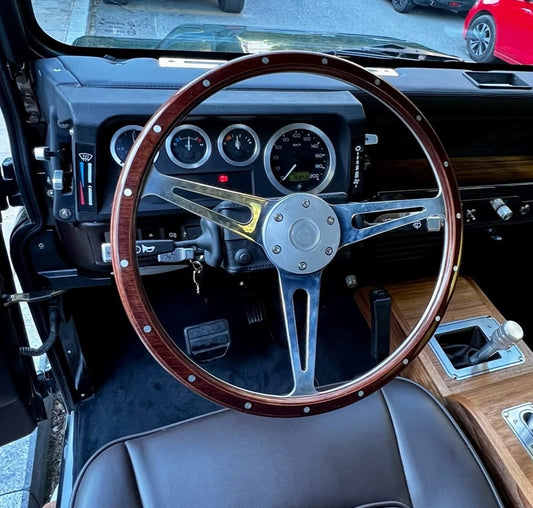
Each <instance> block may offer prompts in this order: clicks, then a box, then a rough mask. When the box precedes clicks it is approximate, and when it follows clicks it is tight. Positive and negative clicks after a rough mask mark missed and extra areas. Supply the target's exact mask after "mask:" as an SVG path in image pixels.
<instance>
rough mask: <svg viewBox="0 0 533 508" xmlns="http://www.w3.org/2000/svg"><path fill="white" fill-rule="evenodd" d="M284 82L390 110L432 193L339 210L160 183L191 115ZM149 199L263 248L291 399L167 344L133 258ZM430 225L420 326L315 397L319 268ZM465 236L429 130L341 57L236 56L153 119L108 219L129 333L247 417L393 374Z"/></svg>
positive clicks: (454, 268) (428, 315) (330, 401)
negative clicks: (309, 82)
mask: <svg viewBox="0 0 533 508" xmlns="http://www.w3.org/2000/svg"><path fill="white" fill-rule="evenodd" d="M279 72H303V73H312V74H318V75H323V76H328V77H331V78H336V79H338V80H341V81H343V82H345V83H348V84H350V85H353V86H355V87H358V88H359V89H361V90H363V91H364V92H366V93H368V94H369V95H370V96H372V97H374V98H375V99H377V100H378V101H380V102H381V103H382V104H384V105H385V106H386V107H388V108H389V109H390V110H391V111H392V112H393V113H395V114H396V116H397V117H398V118H399V119H400V120H401V121H402V122H403V123H404V124H405V125H406V126H407V127H408V129H409V130H410V131H411V133H412V134H413V136H414V137H415V138H416V140H417V141H418V143H419V144H420V146H421V147H422V149H423V150H424V152H425V154H426V157H427V159H428V161H429V164H430V166H431V169H432V171H433V173H434V176H435V180H436V182H437V187H438V190H437V193H436V195H435V196H434V197H428V198H423V199H401V200H392V201H375V202H349V203H343V204H329V203H327V202H326V201H325V200H323V199H322V198H320V197H319V196H318V195H315V194H310V193H294V194H290V195H287V196H284V197H281V198H279V197H276V198H261V197H257V196H253V195H248V194H243V193H239V192H235V191H231V190H226V189H220V188H217V187H212V186H208V185H204V184H200V183H194V182H190V181H186V180H182V179H179V178H176V177H172V176H168V175H163V174H161V173H159V172H158V171H157V170H156V169H155V168H154V165H153V161H154V158H155V157H156V154H157V153H158V151H159V150H160V148H161V147H162V145H163V143H164V142H165V139H166V138H167V136H168V135H169V134H170V133H171V131H172V130H173V128H175V126H176V125H177V124H179V123H180V122H182V121H183V120H184V119H185V117H186V116H187V115H188V114H189V113H190V112H191V111H192V110H193V108H195V107H196V106H198V105H199V104H200V103H201V102H203V101H205V100H206V99H207V98H208V97H210V96H211V95H213V94H214V93H215V92H217V91H219V90H222V89H223V88H226V87H227V86H229V85H232V84H234V83H237V82H239V81H242V80H244V79H248V78H253V77H256V76H260V75H265V74H272V73H279ZM181 191H192V192H194V193H196V194H199V195H203V196H209V197H214V198H218V199H220V200H224V201H229V202H233V203H237V204H239V205H242V206H245V207H247V208H248V209H249V210H250V219H249V220H248V221H247V222H246V223H243V222H239V221H237V220H234V219H232V218H230V217H227V216H223V215H221V214H219V213H217V212H216V211H215V210H211V209H209V208H206V207H203V206H201V205H199V204H197V203H194V202H193V201H191V200H189V199H186V198H184V197H183V196H182V195H180V192H181ZM146 195H156V196H159V197H160V198H162V199H164V200H166V201H168V202H170V203H173V204H175V205H176V206H178V207H180V208H182V209H185V210H188V211H190V212H191V213H194V214H196V215H198V216H199V217H202V218H204V219H207V220H209V221H212V222H214V223H215V224H217V225H219V226H221V227H223V228H227V229H228V230H230V231H232V232H235V233H237V234H238V235H241V236H242V237H244V238H246V239H248V240H250V241H252V242H255V243H257V244H259V245H260V246H261V247H262V248H263V249H264V251H265V253H266V256H267V257H268V258H269V260H270V261H271V263H272V264H273V265H274V266H275V268H276V269H277V273H278V279H279V287H280V293H281V298H282V303H283V309H284V321H285V323H284V324H285V332H286V340H287V344H288V350H289V353H290V362H291V367H292V376H293V389H292V391H291V392H290V393H289V394H287V395H271V394H266V393H258V392H254V391H250V390H246V389H244V388H241V387H238V386H235V385H232V384H230V383H228V382H226V381H224V380H222V379H220V378H218V377H215V376H213V375H212V374H210V373H208V372H207V371H206V370H205V369H203V368H202V367H201V366H199V365H198V364H196V363H195V362H194V361H192V360H191V359H190V358H189V357H188V356H187V355H186V354H185V353H184V352H183V351H181V349H179V348H178V347H177V346H176V345H175V344H174V342H173V340H172V339H171V338H170V336H169V335H168V333H167V331H166V330H165V329H164V327H163V326H162V324H161V323H160V321H159V319H158V318H157V316H156V315H155V312H154V310H153V309H152V306H151V305H150V303H149V300H148V297H147V295H146V292H145V290H144V287H143V284H142V282H141V275H140V272H139V266H138V261H137V257H136V254H135V240H136V215H137V209H138V205H139V202H140V199H141V198H142V197H143V196H146ZM398 211H408V212H409V213H405V214H397V216H398V217H399V218H396V219H394V220H391V221H386V222H382V223H379V224H377V223H376V224H370V225H368V226H366V227H362V228H361V227H356V226H355V224H354V220H353V219H354V217H355V216H357V215H359V214H367V213H378V212H379V213H386V212H390V213H392V212H398ZM280 217H283V220H279V218H280ZM430 217H431V218H438V219H439V220H440V221H441V224H442V228H443V230H444V245H443V252H442V259H441V264H440V268H439V273H438V276H437V278H436V283H435V288H434V291H433V293H432V295H431V298H430V299H429V301H428V304H427V307H426V309H425V310H424V312H423V313H422V314H421V318H420V320H419V322H418V323H417V324H416V325H415V327H414V328H413V330H412V331H411V333H410V334H409V335H408V337H407V338H406V339H405V340H404V341H403V342H402V344H400V346H399V347H398V348H397V349H395V350H394V351H393V352H391V353H390V354H389V356H387V357H386V358H385V359H384V360H383V361H381V362H380V363H379V364H378V365H376V366H375V367H374V368H372V369H371V370H369V371H368V372H366V373H364V374H363V375H361V376H359V377H356V378H354V379H352V380H350V381H347V382H345V383H342V384H340V385H337V386H334V387H331V388H328V389H317V388H316V387H315V386H314V382H313V381H314V372H315V355H316V344H317V320H318V301H319V293H320V280H321V274H322V270H323V269H324V267H325V266H327V265H328V263H329V262H330V261H331V260H332V259H333V258H334V256H335V254H336V253H337V252H338V250H339V249H341V248H342V247H344V246H346V245H350V244H353V243H355V242H359V241H362V240H364V239H366V238H369V237H371V236H376V235H379V234H383V233H387V232H389V231H392V230H394V229H397V228H399V227H402V226H405V225H408V224H413V223H414V222H415V221H420V220H424V219H428V218H430ZM462 227H463V222H462V214H461V201H460V196H459V190H458V187H457V183H456V180H455V176H454V173H453V171H452V168H451V163H450V160H449V158H448V156H447V154H446V151H445V150H444V147H443V146H442V143H441V142H440V140H439V138H438V136H437V134H436V133H435V131H434V129H433V128H432V126H431V125H430V124H429V122H428V121H427V120H426V119H425V117H424V115H423V114H422V113H421V112H420V111H419V109H418V108H417V107H416V106H415V105H414V104H413V103H412V102H411V101H410V100H409V99H408V98H407V97H406V96H405V95H403V94H402V93H401V92H400V91H398V90H397V89H396V88H394V87H393V86H391V85H390V84H388V83H387V82H385V81H383V80H382V79H381V77H379V76H377V75H376V74H374V73H372V72H370V71H368V70H366V69H364V68H363V67H361V66H359V65H357V64H354V63H351V62H349V61H347V60H343V59H341V58H338V57H333V56H330V55H325V54H320V53H311V52H292V51H291V52H288V51H283V52H272V53H262V54H258V55H250V56H244V57H240V58H237V59H235V60H232V61H229V62H227V63H224V64H222V65H220V66H218V67H216V68H214V69H212V70H210V71H208V72H206V73H205V74H204V75H202V76H200V77H199V78H197V79H195V80H194V81H192V82H191V83H189V84H188V85H186V86H184V87H183V88H181V89H180V90H179V91H178V92H177V93H176V94H174V95H173V96H172V97H170V98H169V99H168V100H167V101H166V102H165V103H164V104H163V105H162V106H161V107H160V108H159V109H158V110H157V111H156V112H155V114H154V115H153V116H152V118H151V119H150V120H149V121H148V123H147V124H146V126H145V127H144V129H143V131H142V132H141V133H140V135H139V136H138V138H137V140H136V142H135V144H134V146H133V148H132V149H131V151H130V153H129V155H128V158H127V160H126V163H125V165H124V168H123V170H122V173H121V175H120V178H119V182H118V185H117V188H116V193H115V196H114V202H113V209H112V216H111V246H112V263H113V271H114V276H115V280H116V284H117V287H118V291H119V295H120V298H121V300H122V304H123V306H124V309H125V311H126V313H127V315H128V317H129V320H130V321H131V323H132V325H133V327H134V329H135V331H136V332H137V334H138V335H139V337H140V339H141V340H142V341H143V343H144V345H145V346H146V347H147V349H148V350H149V351H150V353H151V354H152V355H153V356H154V357H155V359H156V360H157V361H158V362H159V363H160V364H161V365H162V366H163V367H164V368H165V369H166V370H167V371H168V372H170V373H171V374H172V375H173V376H174V377H175V378H176V379H178V380H179V381H181V382H182V383H184V384H185V385H186V386H187V387H189V388H190V389H192V390H193V391H195V392H197V393H199V394H200V395H203V396H204V397H207V398H208V399H210V400H212V401H214V402H217V403H218V404H221V405H223V406H226V407H230V408H234V409H237V410H240V411H243V412H249V413H252V414H258V415H265V416H279V417H288V416H306V415H312V414H317V413H322V412H325V411H331V410H333V409H336V408H339V407H343V406H345V405H348V404H350V403H352V402H354V401H358V400H360V399H362V398H363V397H366V396H367V395H369V394H371V393H372V392H374V391H376V390H377V389H379V388H380V387H382V386H383V385H384V384H385V383H387V382H388V381H389V380H391V379H392V378H393V377H394V376H396V375H398V374H399V373H400V371H401V370H402V368H404V367H405V366H406V365H407V364H408V363H410V362H411V361H412V360H413V358H415V356H416V355H417V354H418V353H419V352H420V350H421V349H422V348H423V347H424V345H425V344H426V343H427V341H428V340H429V339H430V338H431V336H432V334H433V333H434V331H435V329H436V327H437V326H438V324H439V321H440V320H441V318H442V316H443V314H444V312H445V310H446V307H447V305H448V302H449V300H450V298H451V294H452V291H453V287H454V285H455V281H456V278H457V274H458V270H459V261H460V253H461V244H462ZM280 252H281V253H283V255H280ZM296 292H299V293H302V292H303V293H304V294H305V295H306V296H307V309H308V310H307V318H306V327H305V328H306V332H305V340H304V342H305V345H304V347H302V345H301V344H299V340H298V335H299V334H298V330H297V325H296V319H295V315H294V302H293V300H294V295H295V293H296ZM300 335H301V334H300Z"/></svg>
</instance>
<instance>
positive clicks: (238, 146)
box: [235, 136, 241, 150]
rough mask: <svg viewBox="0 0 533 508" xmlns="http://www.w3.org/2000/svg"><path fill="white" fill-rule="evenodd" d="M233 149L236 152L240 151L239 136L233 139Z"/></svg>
mask: <svg viewBox="0 0 533 508" xmlns="http://www.w3.org/2000/svg"><path fill="white" fill-rule="evenodd" d="M235 148H236V149H237V150H240V148H241V139H240V136H237V137H236V138H235Z"/></svg>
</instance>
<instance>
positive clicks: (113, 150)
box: [109, 124, 143, 166]
mask: <svg viewBox="0 0 533 508" xmlns="http://www.w3.org/2000/svg"><path fill="white" fill-rule="evenodd" d="M142 130H143V127H142V126H141V125H133V124H132V125H124V127H121V128H120V129H118V130H117V131H116V132H115V133H114V134H113V136H112V137H111V141H110V142H109V151H110V152H111V157H113V160H114V161H115V162H116V163H117V164H118V165H119V166H124V162H125V160H122V159H121V157H120V156H119V154H118V153H117V143H118V139H119V138H120V136H122V135H123V134H124V133H125V132H128V131H135V132H141V131H142ZM132 145H133V142H132ZM130 148H131V147H130Z"/></svg>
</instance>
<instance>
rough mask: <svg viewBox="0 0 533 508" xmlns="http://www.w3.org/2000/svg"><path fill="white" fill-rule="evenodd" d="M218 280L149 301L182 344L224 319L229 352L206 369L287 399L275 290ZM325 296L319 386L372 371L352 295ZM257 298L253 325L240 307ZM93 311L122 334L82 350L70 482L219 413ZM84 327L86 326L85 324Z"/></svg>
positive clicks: (116, 311)
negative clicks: (201, 326)
mask: <svg viewBox="0 0 533 508" xmlns="http://www.w3.org/2000/svg"><path fill="white" fill-rule="evenodd" d="M330 280H331V279H330ZM218 282H220V281H218ZM223 282H224V281H222V283H220V284H216V285H215V288H211V289H210V290H208V291H207V292H206V293H207V294H203V295H200V296H198V295H195V294H194V292H191V291H190V288H188V289H186V290H183V289H182V290H181V291H178V290H176V289H175V288H173V289H172V291H171V292H169V288H168V287H167V286H166V285H165V288H164V289H162V288H160V287H156V288H154V289H153V290H152V291H151V292H152V293H153V294H152V295H151V301H152V304H153V306H154V308H156V309H157V313H158V317H159V319H161V321H162V322H163V324H164V325H165V327H166V328H167V330H169V333H170V330H173V331H174V332H172V333H171V335H172V337H173V338H174V337H175V341H176V343H178V345H180V346H181V345H183V329H184V328H185V327H186V326H189V325H191V324H198V323H202V322H206V321H210V320H213V319H219V318H222V317H224V318H226V319H228V322H229V324H230V331H231V338H232V343H231V347H230V349H229V351H228V353H227V355H226V356H225V357H223V358H220V359H218V360H214V361H212V362H210V363H207V364H204V367H205V368H206V370H209V371H210V372H212V373H213V374H215V375H217V376H220V377H221V378H223V379H225V380H227V381H228V382H230V383H233V384H235V385H237V386H241V387H244V388H248V389H251V390H255V391H260V392H266V393H272V394H284V393H287V392H288V391H289V390H290V387H291V384H292V376H291V369H290V363H289V356H288V350H287V348H286V347H285V346H284V343H283V325H282V320H281V317H280V314H279V312H280V309H279V298H277V287H276V284H275V279H274V281H273V284H270V283H269V284H263V285H261V291H258V290H255V289H253V288H252V290H250V291H243V290H242V288H236V287H232V286H228V285H225V284H224V283H223ZM270 282H272V280H271V281H270ZM337 287H338V286H337ZM323 292H325V293H328V294H327V295H325V296H327V298H323V299H322V300H323V301H324V302H328V303H327V305H325V304H321V309H320V313H321V319H320V322H319V340H318V351H317V356H318V358H317V365H316V381H317V384H319V385H327V384H331V383H335V382H338V381H343V380H347V379H351V378H353V377H354V376H356V375H357V374H358V373H361V372H363V371H365V370H366V369H368V368H369V367H371V366H372V365H373V362H372V359H371V358H370V355H369V353H368V351H369V347H368V343H369V340H370V332H369V330H368V327H367V325H366V322H365V320H364V318H363V317H362V316H361V314H360V312H359V310H358V309H357V306H356V305H355V303H354V300H353V298H352V296H351V295H350V294H348V293H345V292H342V291H341V292H338V291H335V290H334V288H333V289H332V290H331V291H329V290H328V284H325V285H324V286H323ZM258 295H259V296H258ZM254 299H258V301H260V302H261V304H262V305H263V306H264V313H265V319H264V320H263V321H262V322H259V323H257V324H252V325H250V324H248V319H247V317H246V312H245V310H244V309H245V308H246V306H247V305H249V304H250V301H253V300H254ZM95 304H96V303H95ZM98 305H100V306H101V308H99V311H98V312H99V316H100V317H102V319H113V320H114V321H115V323H118V324H119V329H120V330H121V332H120V333H119V334H117V336H113V337H105V338H104V337H102V336H101V335H100V336H99V337H95V336H94V335H92V336H91V338H90V340H91V341H92V342H90V345H86V349H87V351H86V354H87V359H88V362H89V366H90V367H91V366H93V378H94V382H95V395H94V396H92V397H91V398H90V399H88V400H86V401H84V402H82V403H81V404H79V406H78V407H77V409H76V411H75V415H74V421H75V432H76V450H75V453H74V456H75V464H74V475H75V476H77V474H78V473H79V471H80V470H81V468H82V467H83V464H84V463H85V462H86V461H87V460H88V459H89V457H90V456H91V455H92V454H93V453H94V452H95V451H97V450H98V449H99V448H100V447H101V446H103V445H104V444H106V443H108V442H110V441H112V440H114V439H117V438H119V437H123V436H128V435H131V434H136V433H139V432H144V431H147V430H150V429H153V428H157V427H160V426H164V425H168V424H171V423H173V422H177V421H181V420H184V419H187V418H191V417H194V416H197V415H200V414H203V413H207V412H211V411H214V410H216V409H219V406H218V405H216V404H215V403H213V402H211V401H208V400H206V399H204V398H202V397H200V396H199V395H197V394H195V393H193V392H191V391H190V390H188V389H187V388H185V387H184V386H183V385H181V384H180V383H179V382H178V381H176V380H175V379H174V378H173V377H172V376H171V375H170V374H168V373H167V372H166V371H165V370H164V369H163V368H162V367H161V366H160V365H159V364H158V363H157V362H156V360H154V359H153V358H152V357H151V356H150V354H149V353H148V352H147V351H146V349H145V348H144V346H143V345H142V343H141V342H140V340H139V339H137V337H136V336H135V335H134V333H133V331H132V330H131V328H129V327H128V326H124V325H122V326H121V325H120V323H121V322H122V321H124V320H125V317H124V316H123V315H122V310H121V309H120V306H118V307H117V305H116V303H114V304H111V303H110V302H106V301H105V300H102V299H100V301H99V302H98ZM86 325H87V328H90V327H91V323H90V322H87V323H86ZM88 341H89V339H88V338H85V342H88ZM96 364H97V365H98V369H97V370H96V372H94V371H95V369H94V365H96Z"/></svg>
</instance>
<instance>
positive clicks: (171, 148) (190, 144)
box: [166, 125, 211, 169]
mask: <svg viewBox="0 0 533 508" xmlns="http://www.w3.org/2000/svg"><path fill="white" fill-rule="evenodd" d="M166 149H167V154H168V156H169V157H170V160H172V161H173V162H174V163H176V164H177V165H178V166H181V167H182V168H188V169H194V168H198V167H200V166H201V165H202V164H204V163H205V162H206V161H207V159H209V156H210V155H211V141H209V137H208V136H207V134H206V133H205V131H203V130H202V129H200V127H197V126H196V125H180V126H179V127H176V128H175V129H174V130H173V131H172V132H171V134H170V136H169V137H168V138H167V140H166Z"/></svg>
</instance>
